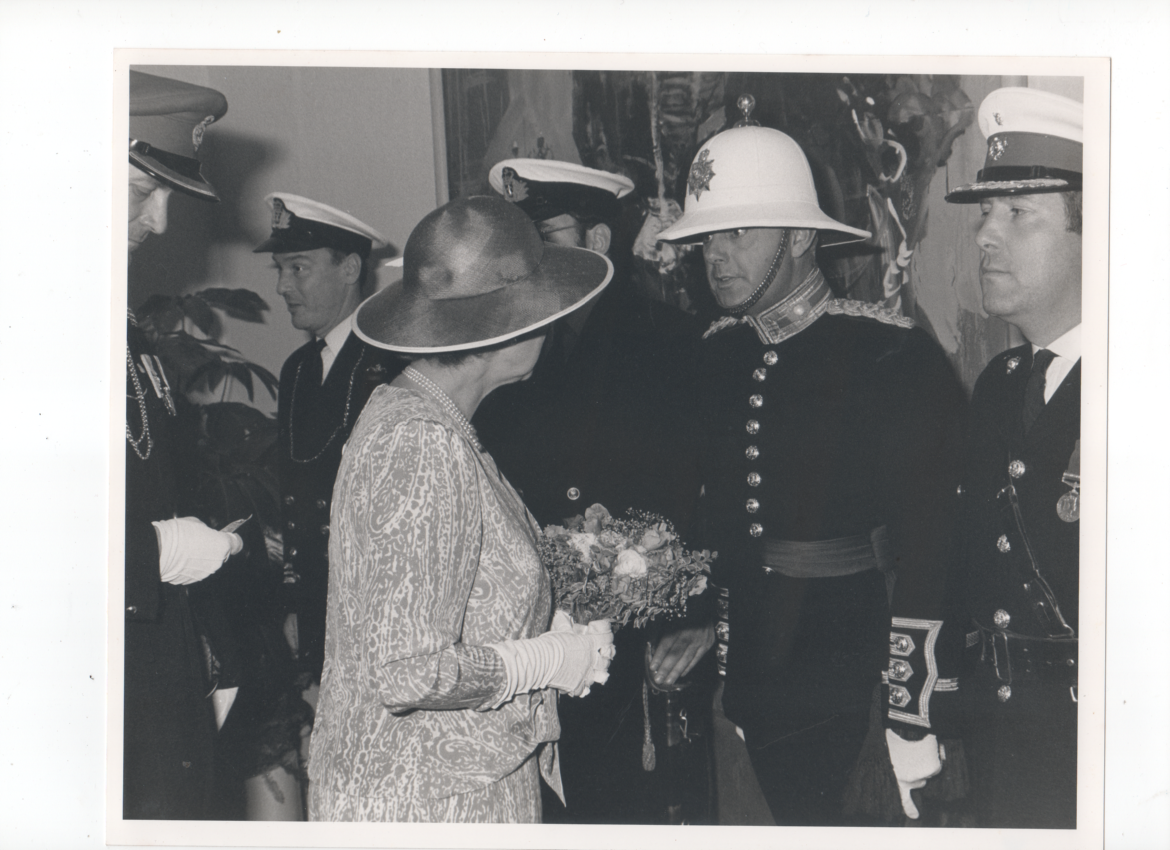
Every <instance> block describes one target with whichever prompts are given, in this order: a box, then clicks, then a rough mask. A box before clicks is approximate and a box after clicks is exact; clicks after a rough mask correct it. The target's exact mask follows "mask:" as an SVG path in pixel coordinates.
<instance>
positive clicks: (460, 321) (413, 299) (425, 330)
mask: <svg viewBox="0 0 1170 850" xmlns="http://www.w3.org/2000/svg"><path fill="white" fill-rule="evenodd" d="M402 257H403V273H402V280H400V281H396V282H394V283H391V284H390V285H389V286H387V287H386V288H385V289H383V290H382V291H381V292H378V293H377V294H375V295H372V296H370V297H369V298H367V299H366V300H365V301H364V302H362V305H361V306H360V307H359V308H358V312H357V317H356V320H355V322H354V330H355V332H356V333H357V335H358V336H359V337H361V338H362V339H364V340H365V341H366V342H368V343H370V345H374V346H377V347H378V348H385V349H389V350H390V351H402V352H406V353H411V354H438V353H441V352H444V351H465V350H468V349H472V348H481V347H483V346H487V345H493V344H495V343H498V342H504V341H506V340H509V339H512V338H513V337H517V336H520V335H521V334H524V333H527V332H529V331H531V330H535V329H536V328H539V327H541V326H543V325H547V324H548V323H550V322H552V321H554V320H556V319H559V318H560V317H561V316H564V315H566V314H568V313H571V312H573V311H574V310H576V309H577V308H578V307H580V306H581V305H582V304H584V303H585V302H586V301H588V300H589V299H591V298H592V297H594V296H595V295H597V294H598V293H599V292H601V290H602V289H604V288H605V286H606V284H608V283H609V281H610V278H611V277H613V266H612V264H611V263H610V262H609V260H608V259H607V258H606V257H604V256H602V255H601V254H596V253H594V252H593V251H589V250H586V249H585V248H570V247H563V246H560V245H552V244H548V243H545V242H544V241H542V240H541V238H540V234H539V233H538V232H537V230H536V226H535V225H534V224H533V223H532V221H530V220H529V218H528V217H527V216H526V215H524V213H522V212H521V211H520V210H518V209H516V207H515V206H514V205H512V204H509V203H508V202H507V201H505V200H503V199H502V198H498V197H489V196H486V195H479V196H473V197H470V198H460V199H457V200H454V201H451V202H450V203H448V204H445V205H443V206H441V207H439V208H438V209H437V210H435V211H434V212H432V213H430V214H429V215H428V216H427V217H426V218H424V219H423V220H422V221H420V222H419V223H418V225H417V226H416V227H415V228H414V231H413V232H412V233H411V234H410V238H409V239H407V240H406V249H405V250H404V251H403V252H402Z"/></svg>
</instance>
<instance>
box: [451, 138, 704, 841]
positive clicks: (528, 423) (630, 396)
mask: <svg viewBox="0 0 1170 850" xmlns="http://www.w3.org/2000/svg"><path fill="white" fill-rule="evenodd" d="M489 180H490V182H491V185H492V188H493V189H495V191H497V192H498V193H500V194H501V195H502V196H503V197H504V198H505V199H506V200H508V201H511V202H512V203H514V204H515V205H516V206H517V207H519V208H520V209H521V210H523V211H524V212H525V213H526V214H527V215H528V216H529V218H531V219H532V220H533V221H534V222H535V223H536V227H537V229H538V230H539V231H540V233H541V235H542V237H543V238H544V239H545V241H546V242H550V243H557V244H564V245H572V246H577V247H584V248H589V249H590V250H592V251H595V252H597V253H600V254H605V255H607V256H608V257H609V258H610V259H611V261H612V262H613V264H614V278H613V282H612V283H611V284H610V285H609V287H608V288H607V289H606V290H605V292H604V293H603V294H602V295H601V296H600V298H598V300H597V301H595V302H594V303H592V304H590V305H586V306H585V307H583V308H581V309H580V310H577V311H576V312H575V313H573V314H571V315H569V316H567V317H565V318H564V319H562V320H560V321H558V322H557V323H556V324H555V325H553V326H552V328H551V329H550V332H549V334H548V336H547V337H546V341H545V346H544V350H543V351H542V353H541V358H540V361H539V362H538V363H537V366H536V369H535V371H534V373H533V375H532V377H531V378H530V379H529V380H528V381H524V382H522V383H517V384H511V385H508V386H505V387H500V388H499V389H498V390H496V391H495V392H493V393H492V394H491V395H490V396H488V397H487V398H486V399H484V402H483V404H481V405H480V408H479V410H478V412H477V413H476V416H475V420H474V425H475V427H476V430H477V431H478V433H479V435H480V439H481V440H482V441H483V443H484V445H485V446H486V447H487V449H488V451H489V452H490V453H491V455H492V457H493V458H495V460H496V462H497V464H498V465H499V467H500V469H501V470H502V471H503V472H504V474H505V475H506V476H507V477H508V480H509V481H511V482H512V483H513V485H515V486H516V488H517V489H518V490H519V491H520V493H521V495H522V496H523V497H524V502H525V504H526V505H527V506H528V508H529V509H530V510H531V511H532V513H533V515H534V516H535V517H536V519H537V520H538V522H539V523H540V524H541V526H545V525H549V524H552V523H556V524H561V523H563V522H564V520H565V519H566V518H567V517H572V516H575V515H579V514H583V513H584V512H585V509H586V508H588V507H589V506H590V505H593V504H595V503H600V504H602V505H605V506H606V508H608V509H609V510H611V511H612V512H613V513H614V514H615V515H620V514H622V513H623V512H624V511H625V510H626V509H628V508H635V509H640V510H648V511H652V512H654V513H658V514H661V515H663V516H665V517H667V518H669V519H670V520H671V521H672V522H674V524H675V526H676V528H677V529H678V531H679V532H680V534H681V535H682V536H683V539H689V538H690V536H691V534H692V530H693V529H692V525H693V522H692V520H693V514H694V502H695V501H696V494H697V493H698V482H697V475H696V472H697V469H696V463H695V458H696V455H697V452H696V450H695V449H694V447H693V444H692V443H691V442H690V436H689V435H688V433H687V431H686V430H685V428H686V426H687V425H689V423H690V422H692V421H693V419H694V412H693V410H691V409H689V408H688V407H687V396H686V393H687V392H689V390H690V388H691V385H692V383H693V380H692V370H691V362H692V358H693V348H694V345H693V340H695V339H697V337H698V331H699V328H698V327H696V326H695V324H694V320H693V319H692V317H690V316H689V315H687V314H686V313H683V312H682V311H680V310H677V309H676V308H674V307H671V306H669V305H667V304H664V303H662V302H658V301H651V300H649V299H647V298H645V297H643V296H642V295H640V294H639V293H638V292H637V290H636V288H635V286H634V285H633V281H632V280H631V279H630V277H629V270H628V264H629V262H630V259H631V254H630V249H629V242H628V240H625V239H624V237H625V235H626V233H625V231H624V230H623V229H622V228H621V227H620V226H619V222H620V220H621V218H622V214H623V206H624V203H628V200H627V199H628V198H630V196H631V193H632V192H633V190H634V184H633V183H632V182H631V181H630V180H629V179H628V178H626V177H624V176H622V175H620V174H612V173H609V172H606V171H600V170H598V169H594V168H587V167H585V166H581V165H576V164H573V163H566V162H558V161H555V160H543V159H510V160H505V161H503V162H499V163H496V164H495V165H494V166H493V167H492V168H491V170H490V173H489ZM623 202H624V203H623ZM617 642H618V644H619V646H618V652H617V656H616V658H615V660H614V663H613V665H612V666H611V667H610V670H609V673H610V678H609V681H608V682H607V683H606V685H605V687H604V688H598V689H595V690H594V692H593V693H592V694H591V695H590V697H589V699H588V700H580V701H573V704H572V705H570V704H568V703H567V702H565V701H562V702H561V706H560V714H561V725H562V734H561V741H560V752H561V770H562V777H563V780H564V787H565V800H566V805H562V804H561V802H560V801H559V800H558V799H556V797H555V796H553V795H551V794H547V795H546V797H545V805H544V812H545V820H546V821H547V822H562V823H564V822H571V823H661V822H663V821H664V819H665V818H666V817H667V814H666V810H667V807H668V806H669V805H671V804H672V803H678V802H679V800H678V799H671V797H672V795H673V796H674V797H681V794H678V793H675V790H676V789H679V788H680V786H681V785H682V784H688V783H679V784H678V785H676V786H674V788H669V787H667V785H668V783H669V782H670V781H672V780H678V779H679V778H680V776H679V774H680V773H686V774H687V775H688V776H690V777H691V778H692V779H693V780H694V782H693V783H690V784H695V785H702V786H703V788H704V789H705V766H704V765H703V764H702V758H700V756H701V753H700V752H699V750H700V749H701V744H696V745H695V746H694V747H693V750H694V752H693V753H691V754H690V755H688V756H685V757H683V756H681V749H682V748H681V747H680V748H677V749H676V750H671V751H670V752H667V750H666V749H665V748H662V747H661V746H660V747H659V749H658V752H657V762H658V767H657V769H656V770H655V771H654V772H648V771H646V770H645V769H644V768H643V750H644V746H643V745H644V737H645V731H646V730H645V728H644V716H643V682H644V681H645V661H644V655H645V653H644V651H645V643H646V635H645V633H644V632H643V631H641V630H634V629H632V628H631V629H625V630H623V631H622V632H619V634H618V636H617ZM654 704H655V706H657V701H655V703H654ZM696 714H697V712H696V711H692V715H696ZM696 721H697V717H696ZM700 725H701V724H700V723H698V722H695V723H694V724H693V726H692V727H691V728H692V730H693V729H694V728H697V727H698V726H700ZM676 756H679V758H676ZM680 758H681V759H682V761H680V760H679V759H680ZM672 774H673V775H672ZM699 780H702V781H701V782H700V781H699ZM694 816H696V815H695V814H694V812H691V813H689V814H688V817H694ZM698 816H699V817H702V814H699V815H698Z"/></svg>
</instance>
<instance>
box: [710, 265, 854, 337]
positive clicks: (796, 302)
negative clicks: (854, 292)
mask: <svg viewBox="0 0 1170 850" xmlns="http://www.w3.org/2000/svg"><path fill="white" fill-rule="evenodd" d="M832 298H833V293H832V291H831V290H830V289H829V284H828V282H827V281H826V280H825V276H824V275H823V274H821V270H820V269H819V268H817V267H816V266H813V269H812V271H810V272H809V273H808V277H806V278H805V279H804V281H803V282H802V283H801V284H800V286H798V287H796V288H795V289H794V290H792V291H791V292H790V293H788V294H787V295H785V296H784V297H783V298H782V299H781V300H779V301H777V302H776V303H775V304H773V305H772V306H771V307H769V308H768V309H767V310H765V311H764V312H762V313H761V314H760V315H758V316H751V315H748V316H743V317H740V318H736V317H734V316H725V317H723V318H722V319H719V320H717V321H716V322H715V323H714V324H712V325H711V327H709V328H708V329H707V332H706V333H704V334H703V339H706V338H707V337H709V336H712V335H714V334H716V333H718V332H719V331H721V330H724V329H725V328H730V327H734V326H735V325H739V324H749V325H751V326H752V328H754V329H755V331H756V335H757V336H759V338H760V342H762V343H763V344H764V345H777V344H778V343H781V342H783V341H784V340H786V339H789V338H790V337H794V336H796V335H797V334H798V333H800V332H801V331H802V330H804V329H805V328H807V327H808V326H809V325H811V324H812V323H813V322H815V321H816V320H817V319H819V318H820V317H821V316H822V315H823V314H824V312H825V310H827V309H828V306H829V301H830V300H832Z"/></svg>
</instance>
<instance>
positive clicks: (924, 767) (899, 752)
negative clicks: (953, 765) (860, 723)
mask: <svg viewBox="0 0 1170 850" xmlns="http://www.w3.org/2000/svg"><path fill="white" fill-rule="evenodd" d="M886 746H887V747H888V748H889V751H890V763H891V764H892V765H893V766H894V776H895V777H896V778H897V780H898V794H899V795H901V797H902V811H904V812H905V813H906V817H908V818H911V819H912V820H917V819H918V807H917V806H916V805H914V800H913V799H912V798H911V797H910V792H911V790H913V789H915V788H921V787H922V786H924V785H925V784H926V780H928V779H930V778H931V777H932V776H937V775H938V774H939V772H940V771H942V748H941V747H940V746H939V743H938V738H936V737H935V736H934V735H927V736H926V737H925V738H923V739H922V740H921V741H907V740H906V739H905V738H902V737H900V736H899V735H898V734H897V733H896V732H895V731H894V730H893V729H887V730H886Z"/></svg>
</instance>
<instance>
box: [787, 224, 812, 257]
mask: <svg viewBox="0 0 1170 850" xmlns="http://www.w3.org/2000/svg"><path fill="white" fill-rule="evenodd" d="M788 238H789V239H790V240H791V241H790V242H789V248H788V250H789V251H790V252H791V254H792V256H794V257H803V256H804V255H805V254H807V253H808V252H809V251H811V250H813V249H814V248H816V247H817V232H816V231H815V230H811V229H806V228H793V230H792V231H791V236H789V237H788Z"/></svg>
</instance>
